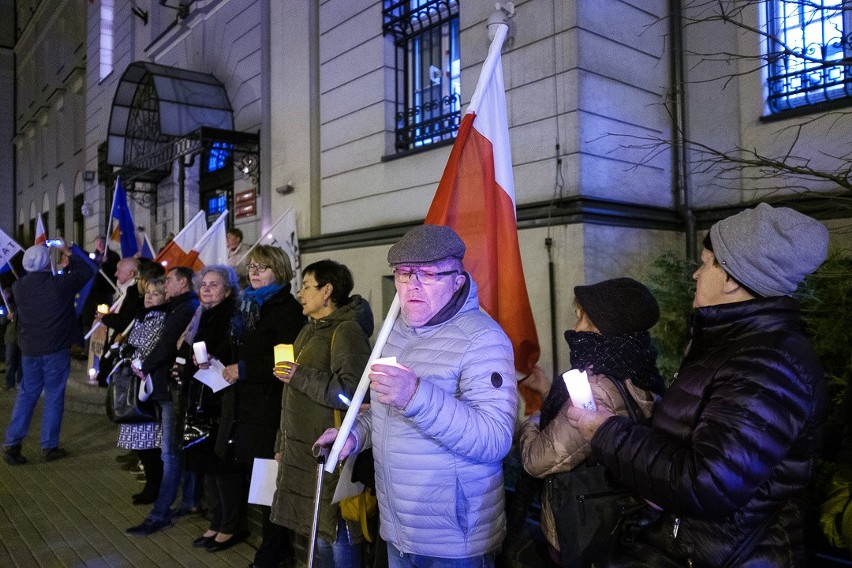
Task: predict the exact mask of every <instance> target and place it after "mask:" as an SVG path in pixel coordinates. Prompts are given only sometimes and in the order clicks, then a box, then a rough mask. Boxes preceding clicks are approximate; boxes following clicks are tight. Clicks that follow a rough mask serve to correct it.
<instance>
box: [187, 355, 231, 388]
mask: <svg viewBox="0 0 852 568" xmlns="http://www.w3.org/2000/svg"><path fill="white" fill-rule="evenodd" d="M224 370H225V366H224V365H223V364H222V363H220V362H219V360H218V359H210V367H209V368H207V369H198V372H197V373H195V374H194V375H193V376H194V377H195V378H196V379H198V380H199V381H201V382H202V383H204V384H205V385H207V386H208V387H210V390H212V391H213V392H219V391H220V390H222V389H223V388H225V387H229V386H231V383H229V382H228V381H226V380H225V379H224V378H222V371H224Z"/></svg>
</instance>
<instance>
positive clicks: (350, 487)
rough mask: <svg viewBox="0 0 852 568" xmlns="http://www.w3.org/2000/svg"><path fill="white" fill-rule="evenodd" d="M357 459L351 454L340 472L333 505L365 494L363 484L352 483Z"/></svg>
mask: <svg viewBox="0 0 852 568" xmlns="http://www.w3.org/2000/svg"><path fill="white" fill-rule="evenodd" d="M383 364H387V363H383ZM356 457H358V454H351V455H350V456H349V457H347V458H346V461H345V462H343V469H341V470H340V479H338V480H337V487H335V488H334V497H332V498H331V502H332V503H338V502H339V501H342V500H343V499H346V498H347V497H352V496H354V495H359V494H361V493H363V492H364V484H363V483H358V482H355V481H352V470H353V469H354V468H355V458H356Z"/></svg>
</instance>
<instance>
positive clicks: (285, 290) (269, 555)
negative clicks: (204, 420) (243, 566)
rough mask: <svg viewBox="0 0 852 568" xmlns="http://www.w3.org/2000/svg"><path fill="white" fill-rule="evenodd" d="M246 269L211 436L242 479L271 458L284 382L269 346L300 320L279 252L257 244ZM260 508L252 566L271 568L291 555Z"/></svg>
mask: <svg viewBox="0 0 852 568" xmlns="http://www.w3.org/2000/svg"><path fill="white" fill-rule="evenodd" d="M246 268H247V269H248V277H249V284H250V286H251V287H250V288H248V289H247V290H246V291H245V292H244V293H243V298H242V302H241V304H240V312H241V314H242V321H243V327H244V329H243V330H242V331H241V332H238V333H236V334H235V344H236V347H237V353H238V358H237V360H238V362H237V363H235V364H232V365H228V366H227V367H225V371H224V373H223V376H224V378H225V380H227V381H228V382H230V383H233V387H229V388H227V389H224V390H223V391H222V392H223V395H222V415H221V418H220V422H219V434H218V436H217V439H216V454H217V455H218V456H219V457H221V458H222V459H223V460H225V461H226V462H229V463H232V464H239V465H240V466H242V468H243V471H244V475H243V479H244V481H245V482H247V481H248V476H249V474H250V473H251V468H252V464H253V462H254V458H266V459H273V458H274V456H275V436H276V434H277V433H278V424H279V419H280V417H281V390H282V387H283V386H284V385H283V384H282V383H281V382H280V381H279V380H278V379H276V378H275V376H274V375H273V374H272V372H273V368H274V366H275V360H274V359H275V357H274V350H273V348H274V346H275V345H278V344H279V343H290V344H292V343H293V341H295V339H296V336H297V335H298V334H299V330H301V329H302V326H303V325H304V324H305V317H304V316H303V315H302V306H301V305H299V302H297V301H296V299H295V298H294V297H293V295H292V293H291V291H290V280H291V279H292V278H293V269H292V268H291V267H290V261H289V259H288V258H287V255H286V254H285V253H284V251H283V250H281V249H279V248H276V247H272V246H267V245H258V246H257V247H255V249H254V250H252V252H251V255H250V256H249V263H248V265H247V266H246ZM247 492H248V491H247V484H245V485H244V487H241V488H240V497H241V499H242V501H241V502H242V503H245V501H246V495H247ZM263 509H264V511H263V516H264V521H263V546H261V547H260V548H259V549H258V550H257V554H256V555H255V561H254V565H255V566H258V567H259V568H267V567H269V568H273V567H277V566H278V564H279V562H281V561H282V560H285V559H286V557H287V556H288V555H289V554H291V549H290V542H289V535H288V533H287V531H286V529H284V528H283V527H281V526H279V525H276V524H274V523H272V522H271V521H270V520H269V508H268V507H264V508H263Z"/></svg>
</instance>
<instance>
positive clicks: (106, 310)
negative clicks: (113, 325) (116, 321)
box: [98, 304, 109, 314]
mask: <svg viewBox="0 0 852 568" xmlns="http://www.w3.org/2000/svg"><path fill="white" fill-rule="evenodd" d="M98 313H100V314H108V313H109V306H108V305H106V304H98Z"/></svg>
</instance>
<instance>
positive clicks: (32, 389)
mask: <svg viewBox="0 0 852 568" xmlns="http://www.w3.org/2000/svg"><path fill="white" fill-rule="evenodd" d="M60 248H61V250H62V253H63V254H64V255H65V257H66V258H67V259H68V269H67V270H64V271H63V272H62V273H59V274H53V273H52V272H51V269H50V255H49V251H48V248H47V246H45V245H35V246H31V247H30V248H28V249H27V250H26V251H25V252H24V261H23V266H24V270H26V271H27V274H26V275H24V277H23V278H21V279H20V280H18V281H17V282H15V284H14V285H13V286H12V291H13V293H14V296H15V300H16V302H17V304H18V313H17V317H18V345H19V346H20V348H21V355H22V357H21V367H22V368H23V371H24V374H23V378H22V379H21V388H20V390H19V391H18V397H17V398H16V399H15V407H14V409H13V410H12V419H11V421H10V422H9V428H8V430H6V443H5V446H4V448H3V450H4V452H3V457H4V458H5V460H6V462H7V463H8V464H10V465H20V464H24V463H26V462H27V459H26V458H25V457H24V456H23V454H22V453H21V443H22V442H23V441H24V438H25V437H26V436H27V433H28V432H29V429H30V421H31V420H32V417H33V410H34V409H35V405H36V403H37V402H38V399H39V397H40V396H41V393H42V391H44V411H43V415H42V421H41V451H42V457H43V458H44V460H45V461H53V460H56V459H59V458H61V457H64V456H65V450H63V449H61V448H60V447H59V429H60V426H61V425H62V414H63V411H64V410H65V384H66V382H67V381H68V374H69V373H70V372H71V343H72V342H73V340H74V335H75V332H76V330H77V316H76V314H75V313H74V297H75V296H76V295H77V292H79V291H80V290H81V289H82V288H83V286H85V285H86V282H88V281H89V279H90V278H91V277H92V274H93V273H92V269H91V268H89V265H88V263H87V262H86V261H85V260H83V259H82V258H80V257H79V256H77V255H75V254H73V252H72V250H71V248H69V247H68V246H67V245H66V244H65V242H64V241H63V242H62V244H61V247H60Z"/></svg>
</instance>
